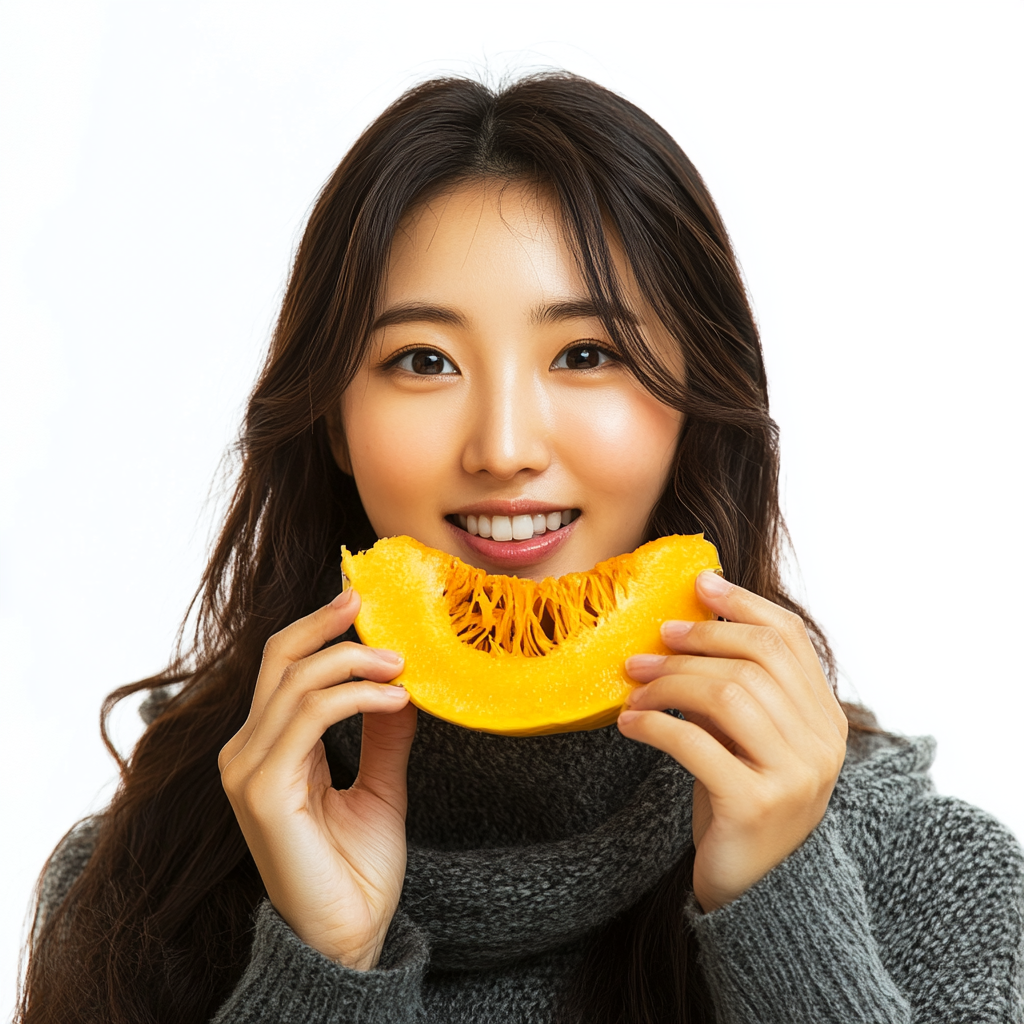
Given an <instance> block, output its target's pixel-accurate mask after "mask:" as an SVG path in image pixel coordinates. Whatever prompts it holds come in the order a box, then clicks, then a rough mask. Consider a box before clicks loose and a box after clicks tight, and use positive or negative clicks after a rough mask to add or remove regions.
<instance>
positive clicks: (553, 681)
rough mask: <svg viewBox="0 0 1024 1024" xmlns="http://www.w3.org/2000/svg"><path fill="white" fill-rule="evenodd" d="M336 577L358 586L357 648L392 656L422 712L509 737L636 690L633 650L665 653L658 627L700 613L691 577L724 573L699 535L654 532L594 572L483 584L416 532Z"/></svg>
mask: <svg viewBox="0 0 1024 1024" xmlns="http://www.w3.org/2000/svg"><path fill="white" fill-rule="evenodd" d="M341 566H342V572H343V573H344V575H345V577H346V579H347V580H348V581H349V583H350V584H351V585H352V586H353V587H354V588H355V589H356V590H358V591H359V594H360V596H361V598H362V606H361V608H360V610H359V614H358V615H357V616H356V622H355V625H356V630H357V632H358V633H359V637H360V639H361V640H362V641H363V643H366V644H370V645H372V646H374V647H385V648H387V649H389V650H393V651H397V652H398V653H399V654H401V655H402V656H403V657H404V658H405V668H404V670H403V671H402V673H401V675H399V676H398V677H397V678H396V679H395V680H394V682H395V683H398V684H401V685H402V686H404V687H405V688H406V690H408V691H409V696H410V698H411V700H412V702H413V703H414V704H415V705H416V706H417V707H419V708H422V709H423V710H424V711H426V712H428V713H429V714H431V715H434V716H435V717H437V718H442V719H444V720H445V721H448V722H452V723H454V724H455V725H461V726H464V727H465V728H467V729H478V730H481V731H483V732H491V733H498V734H501V735H504V736H539V735H543V734H546V733H556V732H574V731H577V730H583V729H598V728H600V727H602V726H605V725H608V724H609V723H611V722H614V721H615V719H616V717H617V716H618V713H619V710H620V708H621V707H622V705H623V704H624V703H625V700H626V697H627V696H628V694H629V692H630V690H632V688H633V687H634V686H635V685H636V684H635V683H634V682H633V681H632V680H631V679H630V678H629V677H628V676H627V675H626V672H625V668H624V665H623V662H624V661H625V659H626V658H627V657H629V655H631V654H641V653H648V654H669V653H671V652H670V650H669V649H668V648H667V647H666V646H665V645H664V644H663V643H662V642H661V636H660V632H659V630H660V627H661V624H662V622H664V621H665V620H666V619H688V620H691V621H695V620H700V619H708V618H710V617H711V616H710V614H709V613H708V612H707V611H706V610H705V609H704V608H703V606H702V605H701V604H700V603H699V601H698V600H697V596H696V592H695V589H694V581H695V580H696V578H697V575H698V573H700V572H702V571H703V570H704V569H713V570H716V571H721V568H720V566H719V562H718V553H717V552H716V551H715V547H714V545H713V544H711V543H709V542H708V541H706V540H704V537H703V535H702V534H697V535H695V536H691V537H684V536H672V537H661V538H659V539H658V540H654V541H651V542H650V543H648V544H644V545H643V546H642V547H639V548H637V550H636V551H634V552H632V553H631V554H627V555H619V556H617V557H615V558H609V559H608V560H607V561H604V562H601V563H599V564H598V565H596V566H595V567H594V568H593V569H591V570H590V571H589V572H581V573H569V574H567V575H565V576H561V577H559V578H558V579H554V578H553V577H549V578H548V579H545V580H542V581H541V582H540V583H537V582H535V581H534V580H529V579H519V578H518V577H516V576H491V575H488V574H487V573H485V572H483V571H482V570H481V569H475V568H473V567H472V566H469V565H466V563H465V562H463V561H462V560H461V559H459V558H456V557H455V556H454V555H449V554H446V553H445V552H443V551H437V550H435V549H434V548H428V547H426V546H425V545H423V544H420V543H419V542H418V541H415V540H413V539H412V538H411V537H388V538H385V539H383V540H379V541H377V543H376V544H374V546H373V547H372V548H371V549H370V550H369V551H364V552H362V553H360V554H357V555H353V554H352V553H351V552H349V551H348V550H347V549H346V548H342V562H341Z"/></svg>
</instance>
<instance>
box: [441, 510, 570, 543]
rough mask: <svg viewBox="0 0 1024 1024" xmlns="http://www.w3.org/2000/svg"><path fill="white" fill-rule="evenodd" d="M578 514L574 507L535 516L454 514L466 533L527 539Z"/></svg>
mask: <svg viewBox="0 0 1024 1024" xmlns="http://www.w3.org/2000/svg"><path fill="white" fill-rule="evenodd" d="M578 515H579V512H578V511H577V510H576V509H571V508H567V509H564V510H563V511H561V512H548V513H547V515H544V514H543V513H538V514H537V515H535V516H456V517H455V518H456V519H458V521H459V526H461V527H462V528H463V529H464V530H465V531H466V532H467V533H471V534H473V535H474V536H480V537H490V539H491V540H529V539H530V538H531V537H540V536H541V535H542V534H544V533H547V531H548V530H557V529H559V528H560V527H563V526H568V525H569V523H571V522H572V521H573V519H575V518H576V516H578Z"/></svg>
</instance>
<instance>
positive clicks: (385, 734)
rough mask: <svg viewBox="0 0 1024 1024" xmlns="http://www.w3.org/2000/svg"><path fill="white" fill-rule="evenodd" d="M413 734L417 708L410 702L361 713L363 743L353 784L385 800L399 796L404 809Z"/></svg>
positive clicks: (403, 809)
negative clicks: (385, 710)
mask: <svg viewBox="0 0 1024 1024" xmlns="http://www.w3.org/2000/svg"><path fill="white" fill-rule="evenodd" d="M415 735H416V707H415V705H413V704H412V703H411V702H410V703H409V704H407V705H406V706H405V707H404V708H402V709H401V710H400V711H396V712H394V713H393V714H386V715H382V714H366V715H363V742H362V747H361V749H360V754H359V775H358V776H357V778H356V781H355V785H357V786H365V787H366V788H367V789H370V790H371V791H373V792H374V793H376V794H377V795H378V796H381V797H382V798H384V799H390V800H393V799H394V797H396V796H400V799H401V804H402V807H401V809H402V812H403V813H404V811H405V792H406V777H407V774H406V773H407V769H408V766H409V751H410V750H411V749H412V741H413V738H414V737H415Z"/></svg>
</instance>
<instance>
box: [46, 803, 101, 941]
mask: <svg viewBox="0 0 1024 1024" xmlns="http://www.w3.org/2000/svg"><path fill="white" fill-rule="evenodd" d="M102 820H103V819H102V817H101V816H99V815H94V816H93V817H90V818H83V819H82V820H81V821H79V822H77V823H76V824H75V825H73V826H72V827H71V828H70V829H69V830H68V831H67V833H66V834H65V835H64V838H63V839H61V841H60V842H59V843H58V844H57V846H56V848H55V849H54V851H53V853H51V854H50V858H49V860H47V862H46V866H45V867H44V868H43V874H42V877H41V878H40V880H39V889H38V893H39V895H38V899H37V904H36V906H37V909H36V920H35V925H34V929H33V930H34V931H35V932H36V933H37V934H38V932H39V929H40V928H41V927H42V926H43V924H44V922H45V920H46V918H47V916H48V915H49V914H50V913H51V912H52V911H53V910H55V909H56V908H57V907H59V906H60V905H61V903H63V902H64V899H65V898H66V897H67V895H68V893H69V892H70V891H71V887H72V885H74V883H75V880H76V879H77V878H78V876H79V875H80V874H81V873H82V872H83V871H84V870H85V865H86V864H87V863H88V861H89V858H90V857H91V856H92V852H93V850H94V849H95V847H96V841H97V838H98V836H99V831H100V824H101V823H102Z"/></svg>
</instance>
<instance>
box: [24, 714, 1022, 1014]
mask: <svg viewBox="0 0 1024 1024" xmlns="http://www.w3.org/2000/svg"><path fill="white" fill-rule="evenodd" d="M359 728H360V723H359V720H358V718H356V719H352V720H349V721H347V722H342V723H339V724H338V725H336V726H334V727H333V728H332V729H331V730H330V732H329V733H328V734H327V736H326V737H325V744H326V746H327V751H328V756H329V758H330V760H331V762H332V765H333V766H334V767H337V768H338V769H339V770H341V771H353V770H354V769H355V768H356V766H357V765H358V756H359ZM933 748H934V744H933V742H932V741H931V740H930V739H909V740H907V739H899V738H875V737H870V738H868V739H866V740H864V739H862V740H860V741H859V742H858V743H857V744H856V745H854V744H851V747H850V750H849V753H848V756H847V763H846V765H845V767H844V768H843V771H842V774H841V775H840V778H839V782H838V784H837V786H836V789H835V793H834V794H833V797H832V800H831V802H830V805H829V809H828V811H827V813H826V815H825V818H824V819H823V821H822V822H821V824H820V825H819V826H818V827H817V828H816V829H815V830H814V832H812V833H811V835H810V836H809V837H808V839H807V840H806V841H805V842H804V844H803V845H802V846H801V847H800V848H799V849H798V850H796V851H795V852H794V853H793V854H791V855H790V856H789V857H788V858H787V859H786V860H785V861H784V862H783V863H782V864H780V865H779V866H778V867H776V868H774V869H773V870H772V871H770V872H769V873H768V874H767V875H766V876H765V877H764V878H763V879H761V881H759V882H758V883H757V884H756V885H754V886H753V887H752V888H751V889H749V890H748V891H747V892H746V893H744V894H743V895H742V896H740V897H739V898H738V899H737V900H735V901H734V902H733V903H730V904H728V905H727V906H725V907H722V908H721V909H719V910H716V911H714V912H713V913H710V914H702V913H701V912H700V909H699V907H697V906H696V905H695V904H694V903H692V902H691V904H690V906H688V907H687V908H686V910H685V913H686V914H687V916H688V918H689V920H690V923H691V924H692V926H693V929H694V931H695V933H696V936H697V939H698V942H699V947H700V959H701V963H702V965H703V969H704V974H705V978H706V984H707V985H708V987H709V989H710V991H711V994H712V997H713V1001H714V1004H715V1006H716V1009H717V1016H718V1020H719V1021H720V1022H722V1024H741V1022H742V1024H776V1022H777V1024H804V1022H806V1024H827V1022H836V1024H840V1022H841V1024H852V1022H871V1024H888V1022H914V1024H923V1022H926V1021H928V1022H932V1021H943V1022H963V1024H968V1022H969V1024H980V1022H983V1021H1000V1022H1019V1021H1022V1020H1024V938H1022V936H1024V857H1022V854H1021V850H1020V847H1019V846H1018V844H1017V842H1016V840H1015V839H1014V838H1013V836H1012V835H1011V834H1010V833H1009V832H1008V831H1007V830H1006V829H1005V828H1004V827H1002V826H1001V825H1000V824H999V823H998V822H997V821H995V820H994V819H993V818H992V817H990V816H989V815H988V814H985V813H984V812H982V811H979V810H977V809H975V808H973V807H970V806H968V805H966V804H964V803H962V802H960V801H958V800H955V799H952V798H949V797H942V796H938V795H936V794H935V792H934V790H933V787H932V785H931V782H930V780H929V777H928V774H927V771H928V768H929V766H930V764H931V761H932V756H933ZM692 783H693V779H692V777H691V776H690V775H689V774H688V773H687V772H686V771H685V770H683V769H682V768H681V767H680V766H679V765H677V764H676V763H675V762H674V761H672V760H671V759H670V758H668V757H667V756H665V755H663V754H661V753H660V752H658V751H656V750H653V749H652V748H649V747H644V746H642V745H639V744H636V743H633V742H632V741H630V740H627V739H625V738H624V737H623V736H621V735H620V734H619V732H618V730H617V729H616V728H615V727H614V726H611V727H609V728H607V729H600V730H596V731H594V732H589V733H572V734H567V735H563V736H550V737H537V738H529V739H521V738H508V737H498V736H490V735H486V734H483V733H473V732H468V731H466V730H463V729H459V728H456V727H453V726H449V725H447V724H445V723H443V722H440V721H438V720H436V719H433V718H431V717H430V716H427V715H423V714H421V715H420V719H419V727H418V730H417V735H416V740H415V743H414V746H413V751H412V756H411V758H410V767H409V790H410V791H409V816H408V824H407V833H408V840H409V858H408V868H407V873H406V880H405V887H404V890H403V894H402V899H401V903H400V906H399V910H398V913H397V915H396V917H395V919H394V921H393V922H392V925H391V928H390V930H389V931H388V935H387V939H386V942H385V945H384V951H383V955H382V957H381V961H380V964H379V966H378V967H377V968H376V969H374V970H372V971H367V972H358V971H353V970H349V969H347V968H345V967H342V966H340V965H338V964H336V963H334V962H332V961H330V960H328V959H327V958H326V957H324V956H322V955H321V954H320V953H318V952H317V951H315V950H313V949H311V948H310V947H309V946H306V945H304V944H303V943H302V942H301V940H300V939H299V938H298V937H297V936H296V935H295V933H294V932H293V931H292V930H291V929H290V928H289V927H288V926H287V925H286V924H285V923H284V921H282V919H281V918H280V917H279V916H278V914H277V913H276V912H275V911H274V909H273V907H272V906H270V904H269V903H264V904H263V905H262V906H261V907H260V909H259V911H258V914H257V920H256V929H255V933H254V941H253V948H252V959H251V962H250V965H249V968H248V970H247V971H246V972H245V974H244V976H243V977H242V979H241V981H240V982H239V984H238V986H237V988H236V989H235V991H234V993H233V994H232V995H231V997H230V998H229V999H228V1001H227V1002H226V1003H225V1005H224V1006H223V1007H222V1008H221V1010H220V1012H219V1013H218V1014H217V1017H216V1022H217V1024H256V1022H267V1024H269V1022H274V1024H286V1022H288V1024H328V1022H329V1024H413V1022H416V1024H461V1022H500V1024H513V1022H515V1024H527V1022H529V1024H543V1022H550V1021H551V1020H552V1019H553V1015H554V1012H555V1009H556V1007H557V1005H558V999H559V995H560V991H561V989H562V987H563V986H564V984H565V982H566V980H567V978H569V977H570V976H571V975H572V972H573V971H574V970H575V969H576V968H577V966H578V965H579V962H580V955H581V949H582V946H583V943H584V941H585V939H586V937H587V935H588V934H589V933H591V932H592V930H593V929H594V928H596V927H599V926H600V925H601V924H602V923H603V922H606V921H608V920H609V919H610V918H611V917H613V916H614V915H615V914H617V913H618V912H619V911H621V910H623V909H625V908H627V907H629V906H630V905H632V904H633V903H635V902H636V900H637V899H639V898H640V897H641V896H642V895H643V894H644V892H646V891H648V890H649V889H650V888H651V887H652V886H653V885H654V883H655V882H656V880H657V879H658V878H659V877H660V876H661V875H662V874H663V873H664V872H665V871H667V870H668V869H669V868H670V867H671V866H672V865H673V864H674V863H675V862H676V861H677V859H678V858H679V856H680V855H681V854H682V853H683V851H684V849H685V847H686V845H687V843H688V842H689V828H690V795H691V787H692ZM94 832H95V825H94V824H88V823H87V824H86V825H85V826H83V827H82V828H80V829H79V830H78V831H77V832H75V833H73V834H72V836H71V838H70V839H69V840H67V841H66V842H65V844H64V845H63V847H62V848H61V850H60V851H59V853H58V855H57V856H56V857H55V858H54V860H53V861H52V862H51V869H50V871H49V873H48V876H47V878H46V880H45V883H44V891H43V903H44V910H45V906H46V904H51V905H52V903H53V902H54V901H57V900H59V899H60V898H61V897H62V896H63V894H64V893H66V892H67V889H68V886H69V885H70V882H71V880H72V879H73V878H74V876H75V875H76V874H77V873H78V872H79V871H80V870H81V867H82V865H83V864H84V863H85V861H86V860H87V858H88V856H89V850H90V848H91V845H92V839H93V835H94Z"/></svg>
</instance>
